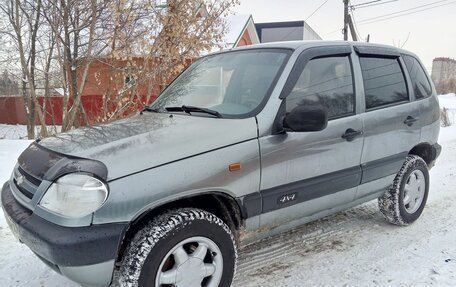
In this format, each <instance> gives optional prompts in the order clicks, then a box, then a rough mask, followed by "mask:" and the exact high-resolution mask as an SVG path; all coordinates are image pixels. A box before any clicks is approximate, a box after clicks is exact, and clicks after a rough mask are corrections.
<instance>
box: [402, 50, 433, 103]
mask: <svg viewBox="0 0 456 287" xmlns="http://www.w3.org/2000/svg"><path fill="white" fill-rule="evenodd" d="M402 58H403V59H404V62H405V66H407V70H408V72H409V74H410V78H411V80H412V85H413V91H414V92H415V98H417V99H423V98H427V97H429V96H430V95H431V94H432V88H431V84H429V80H428V78H427V76H426V72H424V70H423V67H422V66H421V64H420V62H418V60H417V59H415V58H414V57H412V56H409V55H402Z"/></svg>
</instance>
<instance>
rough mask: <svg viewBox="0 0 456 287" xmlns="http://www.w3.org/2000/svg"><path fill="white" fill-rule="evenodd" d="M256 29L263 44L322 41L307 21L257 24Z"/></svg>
mask: <svg viewBox="0 0 456 287" xmlns="http://www.w3.org/2000/svg"><path fill="white" fill-rule="evenodd" d="M255 28H256V30H257V34H258V37H259V38H260V42H261V43H269V42H280V41H300V40H321V39H322V38H321V37H320V36H319V35H318V34H317V32H315V31H314V30H313V29H312V28H311V27H310V26H309V24H307V23H306V22H305V21H290V22H270V23H257V24H255Z"/></svg>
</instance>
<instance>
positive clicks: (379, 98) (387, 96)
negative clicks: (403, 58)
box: [360, 57, 408, 109]
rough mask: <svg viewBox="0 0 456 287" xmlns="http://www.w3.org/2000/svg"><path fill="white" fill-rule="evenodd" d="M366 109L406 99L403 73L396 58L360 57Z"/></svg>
mask: <svg viewBox="0 0 456 287" xmlns="http://www.w3.org/2000/svg"><path fill="white" fill-rule="evenodd" d="M360 62H361V69H362V73H363V79H364V90H365V94H366V109H373V108H377V107H381V106H386V105H390V104H394V103H400V102H404V101H408V93H407V86H406V84H405V78H404V74H403V73H402V69H401V66H400V64H399V61H398V59H397V58H380V57H360Z"/></svg>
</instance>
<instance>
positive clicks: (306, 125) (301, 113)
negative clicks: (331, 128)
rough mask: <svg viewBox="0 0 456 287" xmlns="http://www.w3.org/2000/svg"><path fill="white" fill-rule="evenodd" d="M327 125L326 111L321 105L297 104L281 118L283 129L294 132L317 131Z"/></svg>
mask: <svg viewBox="0 0 456 287" xmlns="http://www.w3.org/2000/svg"><path fill="white" fill-rule="evenodd" d="M327 125H328V112H327V110H326V108H324V107H322V106H307V105H302V106H297V107H295V108H294V109H293V110H292V111H291V112H290V113H288V114H286V115H285V117H284V118H283V129H284V130H285V131H294V132H317V131H321V130H324V129H325V128H326V126H327Z"/></svg>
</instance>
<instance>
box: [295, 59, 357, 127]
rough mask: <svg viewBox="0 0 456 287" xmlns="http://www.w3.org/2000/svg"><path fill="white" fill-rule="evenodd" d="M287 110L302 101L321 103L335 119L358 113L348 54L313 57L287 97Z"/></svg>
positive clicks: (308, 103) (312, 103) (302, 102)
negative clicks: (356, 111)
mask: <svg viewBox="0 0 456 287" xmlns="http://www.w3.org/2000/svg"><path fill="white" fill-rule="evenodd" d="M286 101H287V102H286V106H287V112H290V111H292V110H293V109H294V108H295V107H296V106H299V105H321V106H324V107H326V108H327V109H328V118H330V119H334V118H339V117H343V116H347V115H351V114H354V113H355V96H354V92H353V76H352V70H351V64H350V60H349V58H348V56H338V57H326V58H316V59H312V60H310V61H309V62H308V63H307V65H306V67H305V68H304V69H303V71H302V72H301V75H300V76H299V79H298V81H297V82H296V84H295V86H294V87H293V89H292V91H291V93H290V94H289V95H288V96H287V98H286Z"/></svg>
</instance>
